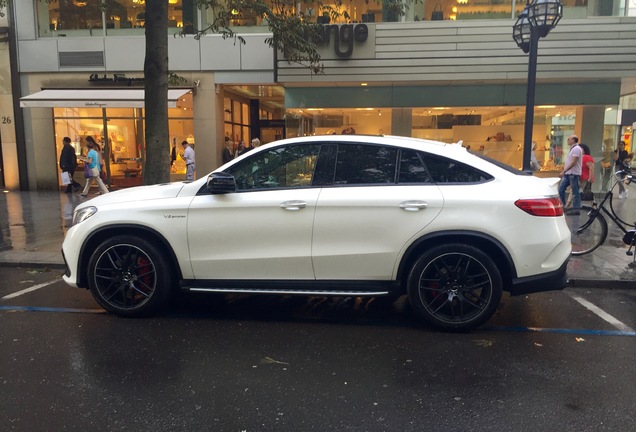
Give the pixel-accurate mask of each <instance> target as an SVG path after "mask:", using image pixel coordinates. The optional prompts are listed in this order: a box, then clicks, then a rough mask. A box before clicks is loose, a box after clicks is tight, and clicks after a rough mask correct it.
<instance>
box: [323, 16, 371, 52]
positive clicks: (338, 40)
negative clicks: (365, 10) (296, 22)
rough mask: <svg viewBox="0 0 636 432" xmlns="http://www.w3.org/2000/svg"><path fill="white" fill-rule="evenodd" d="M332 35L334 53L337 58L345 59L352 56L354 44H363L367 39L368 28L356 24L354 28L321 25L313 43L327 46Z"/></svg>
mask: <svg viewBox="0 0 636 432" xmlns="http://www.w3.org/2000/svg"><path fill="white" fill-rule="evenodd" d="M332 34H333V49H334V52H335V53H336V55H337V56H338V57H341V58H347V57H351V54H353V43H354V42H364V41H366V40H367V39H368V38H369V27H367V25H366V24H356V25H355V27H354V25H353V24H343V25H337V24H331V25H323V26H321V29H320V30H319V33H318V36H316V37H314V39H313V42H314V43H315V44H316V45H321V44H325V45H327V46H329V45H330V43H331V36H332ZM343 47H344V49H343Z"/></svg>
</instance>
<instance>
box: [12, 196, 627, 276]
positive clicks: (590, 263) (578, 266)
mask: <svg viewBox="0 0 636 432" xmlns="http://www.w3.org/2000/svg"><path fill="white" fill-rule="evenodd" d="M632 189H634V188H632ZM632 192H633V196H632V195H630V196H629V198H628V199H625V200H618V199H615V200H614V208H615V209H616V211H617V213H618V214H619V215H622V216H624V217H625V218H626V220H628V221H632V220H633V221H636V189H634V190H632ZM94 196H95V195H94V192H92V193H91V194H90V195H89V196H88V198H91V197H94ZM84 200H85V198H82V197H80V196H79V195H78V194H66V193H60V192H54V191H49V192H6V193H0V267H2V266H5V267H6V266H22V267H34V266H37V267H50V268H64V260H63V259H62V253H61V248H62V241H63V240H64V235H65V233H66V231H67V230H68V229H69V228H70V227H71V225H72V222H73V211H74V209H75V207H76V206H77V205H78V204H80V203H81V202H83V201H84ZM608 224H609V236H608V238H607V240H606V241H605V243H604V244H603V245H602V246H601V247H599V248H598V249H597V250H595V251H594V252H592V253H591V254H588V255H584V256H580V257H572V258H571V260H570V263H569V264H568V274H569V278H570V286H575V287H602V288H636V266H630V264H631V263H632V259H633V257H631V256H627V255H626V254H625V252H626V251H627V246H625V245H624V244H623V242H622V240H621V239H622V232H621V231H619V229H618V228H617V227H616V226H614V223H613V222H612V221H610V220H608Z"/></svg>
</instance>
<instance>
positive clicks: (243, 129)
mask: <svg viewBox="0 0 636 432" xmlns="http://www.w3.org/2000/svg"><path fill="white" fill-rule="evenodd" d="M249 111H250V109H249V104H247V103H244V102H242V101H239V100H235V99H232V98H229V97H226V98H224V100H223V118H224V120H225V127H224V130H225V136H229V137H230V140H232V141H233V142H234V144H235V147H236V148H235V150H237V151H240V150H241V149H239V148H238V144H239V142H241V141H242V142H243V143H244V144H245V143H247V142H248V141H249V139H250V128H249V122H250V121H249V118H250V117H249Z"/></svg>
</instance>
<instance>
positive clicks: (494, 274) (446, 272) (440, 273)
mask: <svg viewBox="0 0 636 432" xmlns="http://www.w3.org/2000/svg"><path fill="white" fill-rule="evenodd" d="M502 291H503V283H502V280H501V274H500V272H499V270H498V268H497V266H496V264H495V263H494V262H493V260H492V259H491V258H490V257H489V256H488V255H486V254H485V253H484V252H482V251H481V250H479V249H477V248H475V247H473V246H469V245H465V244H447V245H440V246H436V247H434V248H432V249H431V250H428V251H426V252H425V253H424V254H423V255H422V256H421V257H420V258H419V259H418V260H417V262H416V263H415V265H414V266H413V268H412V270H411V273H410V274H409V278H408V296H409V301H410V303H411V305H412V306H413V308H414V309H415V310H416V311H417V312H418V314H419V316H420V317H421V318H422V319H424V320H425V321H427V322H429V323H430V324H432V325H433V326H435V327H437V328H439V329H442V330H451V331H462V330H470V329H473V328H475V327H478V326H479V325H481V324H483V323H484V322H486V321H487V320H488V319H489V318H490V317H491V316H492V315H493V314H494V313H495V311H496V309H497V306H498V305H499V302H500V300H501V294H502Z"/></svg>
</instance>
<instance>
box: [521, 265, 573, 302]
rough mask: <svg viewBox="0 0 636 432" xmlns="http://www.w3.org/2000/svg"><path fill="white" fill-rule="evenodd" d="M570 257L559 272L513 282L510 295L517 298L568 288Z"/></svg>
mask: <svg viewBox="0 0 636 432" xmlns="http://www.w3.org/2000/svg"><path fill="white" fill-rule="evenodd" d="M569 261H570V257H568V259H566V260H565V262H564V263H563V264H562V265H561V267H559V268H558V269H557V270H555V271H553V272H550V273H543V274H540V275H535V276H528V277H523V278H517V279H514V280H513V281H512V286H511V287H510V295H511V296H517V295H523V294H531V293H535V292H542V291H558V290H562V289H563V288H565V287H566V286H567V283H568V275H567V268H568V262H569Z"/></svg>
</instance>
